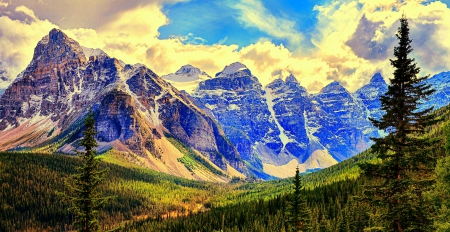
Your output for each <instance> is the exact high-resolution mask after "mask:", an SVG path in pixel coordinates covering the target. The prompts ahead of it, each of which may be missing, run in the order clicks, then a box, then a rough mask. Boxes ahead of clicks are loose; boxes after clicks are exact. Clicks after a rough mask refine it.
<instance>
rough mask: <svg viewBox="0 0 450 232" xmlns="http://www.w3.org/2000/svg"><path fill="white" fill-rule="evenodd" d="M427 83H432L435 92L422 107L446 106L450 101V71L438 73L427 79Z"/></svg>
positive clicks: (435, 107)
mask: <svg viewBox="0 0 450 232" xmlns="http://www.w3.org/2000/svg"><path fill="white" fill-rule="evenodd" d="M425 83H426V84H429V85H431V87H432V88H433V89H434V90H435V92H434V93H433V94H432V95H431V96H430V97H429V99H428V100H427V101H424V102H423V104H422V106H421V107H420V108H421V109H427V108H430V107H434V109H435V110H436V109H439V108H441V107H443V106H446V105H448V104H449V102H450V72H442V73H439V74H436V75H434V76H432V77H430V78H428V79H427V80H426V81H425Z"/></svg>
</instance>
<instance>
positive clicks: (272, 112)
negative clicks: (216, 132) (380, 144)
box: [192, 63, 387, 177]
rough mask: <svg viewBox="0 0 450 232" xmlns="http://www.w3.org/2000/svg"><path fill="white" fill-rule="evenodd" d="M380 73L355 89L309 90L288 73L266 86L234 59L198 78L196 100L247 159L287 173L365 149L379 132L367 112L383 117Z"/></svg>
mask: <svg viewBox="0 0 450 232" xmlns="http://www.w3.org/2000/svg"><path fill="white" fill-rule="evenodd" d="M385 90H387V84H386V82H384V80H383V78H382V77H381V75H379V74H376V75H375V76H374V77H373V78H372V79H371V81H370V83H369V84H367V85H366V86H363V87H362V88H361V89H360V90H358V91H356V92H355V93H354V94H351V93H350V92H348V91H347V90H346V89H345V88H344V87H343V86H342V85H340V84H339V83H338V82H332V83H330V84H329V85H327V86H325V87H324V88H323V89H322V90H321V91H320V92H319V93H318V94H314V95H312V94H308V92H307V91H306V89H305V88H304V87H302V86H301V85H300V83H299V82H298V81H297V79H296V78H295V77H294V76H293V75H290V76H288V77H287V78H286V79H285V80H282V79H277V80H275V81H273V82H272V83H270V84H268V85H267V86H266V87H265V88H264V89H263V88H262V86H261V84H260V83H259V82H258V79H257V78H256V77H255V76H253V75H252V73H251V71H250V70H249V69H248V68H247V67H245V65H243V64H241V63H233V64H231V65H229V66H227V67H225V68H224V70H223V71H221V72H219V73H217V74H216V77H215V78H212V79H209V80H205V81H202V82H200V83H199V87H198V89H197V90H196V91H195V92H194V93H193V95H192V96H193V98H194V99H195V101H194V102H195V103H196V104H197V105H198V106H199V107H200V108H202V109H204V110H205V112H208V114H210V115H212V116H213V117H214V118H215V119H216V120H217V121H218V122H219V124H220V125H221V126H222V127H223V128H224V131H225V134H226V135H227V137H228V138H229V139H230V141H231V142H232V143H233V144H235V145H236V147H237V149H238V150H239V152H240V153H241V155H242V157H243V159H244V160H247V161H248V162H249V163H251V164H252V165H253V167H255V168H260V169H262V172H264V173H267V174H270V175H273V176H278V177H284V176H286V175H289V174H286V173H287V170H291V169H292V168H293V167H294V168H295V166H297V165H298V166H299V167H300V168H301V169H303V171H306V170H308V169H315V168H324V167H328V166H330V165H333V164H335V163H336V162H339V161H342V160H345V159H347V158H349V157H352V156H354V155H356V154H358V153H359V152H361V151H363V150H365V149H367V148H368V147H369V146H370V145H371V144H372V142H371V140H370V137H374V136H375V137H376V136H380V134H379V132H378V131H377V130H376V129H375V128H374V127H373V126H372V124H371V122H370V121H369V119H368V118H369V117H380V116H381V113H382V112H381V111H380V104H379V100H378V99H379V96H380V95H381V94H382V93H384V92H385Z"/></svg>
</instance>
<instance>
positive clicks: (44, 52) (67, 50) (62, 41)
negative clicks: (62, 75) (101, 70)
mask: <svg viewBox="0 0 450 232" xmlns="http://www.w3.org/2000/svg"><path fill="white" fill-rule="evenodd" d="M62 57H64V58H63V59H79V60H80V61H86V57H85V55H84V52H83V48H82V47H81V46H80V44H79V43H78V42H77V41H75V40H74V39H72V38H70V37H68V36H67V35H66V34H65V33H64V32H62V31H61V30H60V29H56V28H53V29H52V30H51V31H50V32H49V33H48V35H46V36H44V37H43V38H42V39H41V41H39V43H38V45H37V46H36V48H35V49H34V55H33V61H37V60H41V59H42V61H43V62H45V63H47V62H50V60H53V61H61V58H62Z"/></svg>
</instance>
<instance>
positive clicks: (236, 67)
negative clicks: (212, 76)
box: [216, 62, 251, 77]
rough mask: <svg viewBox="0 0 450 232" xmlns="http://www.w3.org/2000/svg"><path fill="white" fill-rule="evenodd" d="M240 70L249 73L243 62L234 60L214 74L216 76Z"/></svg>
mask: <svg viewBox="0 0 450 232" xmlns="http://www.w3.org/2000/svg"><path fill="white" fill-rule="evenodd" d="M241 71H246V72H247V74H248V75H251V72H250V70H249V69H248V68H247V66H245V65H244V64H242V63H240V62H234V63H232V64H230V65H227V66H225V68H224V69H223V70H222V72H219V73H217V74H216V77H221V76H228V75H232V74H235V73H238V72H241Z"/></svg>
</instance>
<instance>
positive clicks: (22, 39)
mask: <svg viewBox="0 0 450 232" xmlns="http://www.w3.org/2000/svg"><path fill="white" fill-rule="evenodd" d="M14 10H15V11H14V12H19V13H24V14H27V15H28V16H29V17H31V18H33V20H29V19H28V20H27V19H24V21H19V20H12V19H11V18H9V17H8V16H5V15H2V16H0V47H1V48H2V49H0V62H1V63H2V68H3V69H5V70H6V71H7V73H8V74H9V75H10V76H9V78H11V79H13V78H15V77H16V76H17V75H18V74H19V73H20V72H21V71H22V70H24V69H25V67H26V66H27V65H28V64H29V62H30V61H31V59H32V57H33V51H34V48H35V46H36V45H37V43H38V42H39V41H40V40H41V39H42V37H44V36H45V35H47V34H48V32H49V31H50V30H51V29H52V28H55V27H57V26H56V25H54V24H53V23H51V22H49V21H47V20H39V19H38V18H36V17H35V15H34V14H33V12H32V11H31V10H29V9H28V8H26V7H17V8H15V9H14ZM9 83H10V82H7V81H6V82H5V81H1V83H0V88H4V87H6V86H7V85H9Z"/></svg>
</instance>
